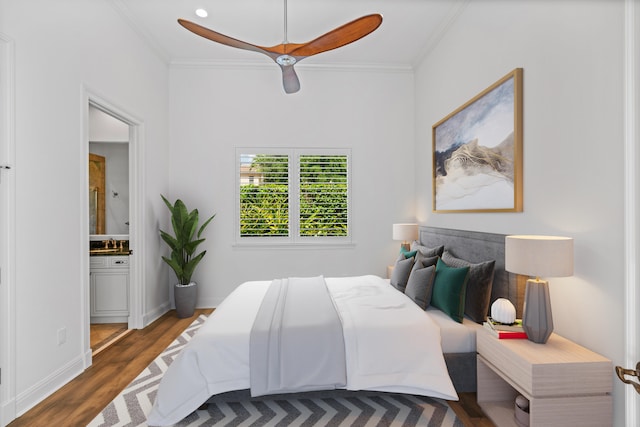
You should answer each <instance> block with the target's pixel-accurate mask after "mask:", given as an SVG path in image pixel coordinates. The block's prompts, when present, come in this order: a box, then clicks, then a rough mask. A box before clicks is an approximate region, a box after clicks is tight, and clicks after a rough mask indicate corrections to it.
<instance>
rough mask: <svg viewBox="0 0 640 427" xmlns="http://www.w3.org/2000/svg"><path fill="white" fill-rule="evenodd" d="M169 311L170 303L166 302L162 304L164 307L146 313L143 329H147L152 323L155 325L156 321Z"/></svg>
mask: <svg viewBox="0 0 640 427" xmlns="http://www.w3.org/2000/svg"><path fill="white" fill-rule="evenodd" d="M169 310H171V305H169V302H165V303H164V304H162V305H160V306H158V307H156V308H154V309H153V310H151V311H150V312H148V313H146V314H145V315H144V316H143V317H142V327H143V328H146V327H147V326H149V325H150V324H151V323H153V322H155V321H156V320H158V319H159V318H160V317H161V316H162V315H163V314H165V313H166V312H167V311H169Z"/></svg>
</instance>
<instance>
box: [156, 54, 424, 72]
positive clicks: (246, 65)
mask: <svg viewBox="0 0 640 427" xmlns="http://www.w3.org/2000/svg"><path fill="white" fill-rule="evenodd" d="M169 64H170V67H171V68H175V69H180V68H208V69H273V68H274V66H276V64H274V63H273V61H271V60H268V58H266V57H265V59H264V60H262V61H261V60H244V61H237V60H200V59H183V60H182V59H181V60H173V61H170V63H169ZM296 69H298V70H300V69H302V70H313V71H354V72H384V73H410V74H411V73H413V71H414V69H413V67H412V66H411V65H408V64H401V65H388V64H375V63H362V64H358V63H344V64H336V63H333V64H313V63H311V64H296Z"/></svg>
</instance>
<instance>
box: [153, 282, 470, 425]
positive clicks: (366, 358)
mask: <svg viewBox="0 0 640 427" xmlns="http://www.w3.org/2000/svg"><path fill="white" fill-rule="evenodd" d="M326 282H327V287H328V288H329V291H330V293H331V295H332V297H333V300H334V303H335V306H336V309H337V311H338V314H339V315H340V318H341V320H342V325H343V328H344V340H345V353H346V359H347V360H346V362H347V386H346V389H348V390H376V391H388V392H399V393H409V394H419V395H424V396H433V397H440V398H444V399H450V400H457V399H458V396H457V394H456V391H455V389H454V387H453V384H452V383H451V379H450V378H449V374H448V372H447V367H446V365H445V362H444V358H443V356H442V349H441V345H440V330H439V328H438V326H436V324H435V323H434V322H433V321H432V320H431V319H430V318H429V316H428V315H426V313H425V312H424V311H423V310H421V309H420V308H419V307H418V306H417V305H415V304H414V303H413V301H411V300H410V299H409V298H407V297H406V296H405V295H404V294H402V293H400V292H398V291H397V290H395V289H394V288H393V287H392V286H390V285H389V284H388V282H387V281H385V280H383V279H381V278H379V277H377V276H361V277H346V278H327V279H326ZM270 283H271V281H261V282H246V283H243V284H242V285H240V286H239V287H238V288H237V289H236V290H235V291H233V292H232V293H231V294H230V295H229V296H228V297H227V298H226V299H225V300H224V301H223V302H222V304H220V306H219V307H218V308H217V309H216V310H215V311H214V313H213V314H212V315H211V316H210V317H209V319H208V320H207V321H206V322H205V324H204V325H202V327H201V328H200V330H199V331H198V333H197V334H196V336H195V337H194V338H193V339H192V340H191V341H190V342H189V344H188V345H187V346H186V347H185V348H184V349H183V350H182V352H181V353H180V355H179V356H178V357H177V358H176V360H175V361H173V363H172V364H171V365H170V366H169V368H168V370H167V372H166V373H165V375H164V377H163V378H162V381H161V382H160V386H159V389H158V393H157V395H156V399H155V403H154V405H153V408H152V410H151V412H150V414H149V416H148V419H147V423H148V424H149V425H151V426H167V425H171V424H175V423H177V422H178V421H180V420H181V419H183V418H184V417H186V416H187V415H189V414H190V413H191V412H193V411H194V410H195V409H197V408H198V406H200V405H201V404H202V403H204V402H205V401H206V400H207V399H208V398H209V397H210V396H212V395H214V394H218V393H224V392H227V391H232V390H242V389H248V388H249V386H250V385H249V384H250V381H249V375H250V372H249V336H250V332H251V327H252V325H253V321H254V319H255V317H256V313H257V312H258V308H259V307H260V303H261V301H262V298H263V297H264V295H265V293H266V291H267V289H268V287H269V284H270Z"/></svg>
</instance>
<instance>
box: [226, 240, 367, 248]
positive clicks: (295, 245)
mask: <svg viewBox="0 0 640 427" xmlns="http://www.w3.org/2000/svg"><path fill="white" fill-rule="evenodd" d="M355 247H356V243H355V242H353V241H349V242H333V243H332V242H309V243H306V242H296V243H293V242H286V243H284V242H283V243H278V242H264V243H261V242H236V243H235V244H233V245H232V248H233V249H234V250H236V249H237V250H262V249H282V250H287V249H296V250H298V249H303V250H325V249H354V248H355Z"/></svg>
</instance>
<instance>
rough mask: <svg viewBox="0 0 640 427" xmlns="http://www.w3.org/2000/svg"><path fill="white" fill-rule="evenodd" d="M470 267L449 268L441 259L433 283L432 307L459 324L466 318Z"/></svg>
mask: <svg viewBox="0 0 640 427" xmlns="http://www.w3.org/2000/svg"><path fill="white" fill-rule="evenodd" d="M468 277H469V267H462V268H454V267H449V266H448V265H447V264H445V263H444V262H443V261H442V260H441V259H438V264H436V277H435V279H434V281H433V292H432V294H431V305H432V306H434V307H435V308H438V309H440V310H442V311H443V312H444V313H447V314H448V315H449V317H451V318H452V319H453V320H455V321H456V322H458V323H462V318H463V317H464V302H465V292H466V289H467V279H468Z"/></svg>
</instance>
